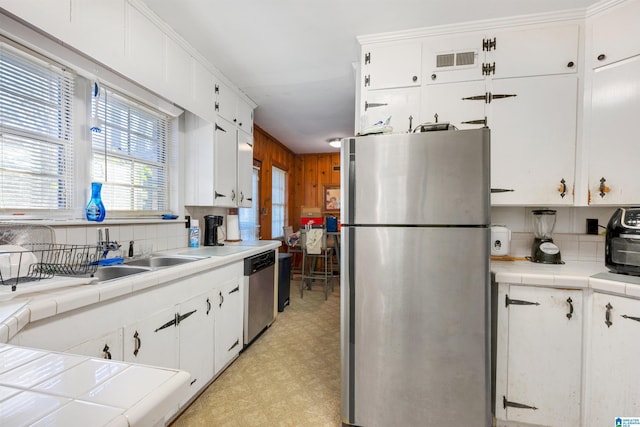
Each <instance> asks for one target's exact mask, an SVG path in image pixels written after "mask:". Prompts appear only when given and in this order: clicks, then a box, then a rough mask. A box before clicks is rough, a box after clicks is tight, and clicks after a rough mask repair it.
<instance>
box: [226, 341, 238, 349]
mask: <svg viewBox="0 0 640 427" xmlns="http://www.w3.org/2000/svg"><path fill="white" fill-rule="evenodd" d="M239 344H240V340H239V339H237V340H236V342H234V343H233V345H232V346H231V347H229V350H227V351H231V350H233V349H234V348H236V347H237V346H238V345H239Z"/></svg>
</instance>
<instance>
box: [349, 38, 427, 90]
mask: <svg viewBox="0 0 640 427" xmlns="http://www.w3.org/2000/svg"><path fill="white" fill-rule="evenodd" d="M360 60H361V64H362V67H361V70H362V76H361V82H362V89H363V90H376V89H389V88H398V87H409V86H420V83H421V77H422V76H421V74H422V73H421V71H420V68H421V65H422V46H421V44H420V43H419V42H412V43H400V44H398V43H394V44H389V45H366V46H363V47H362V58H360Z"/></svg>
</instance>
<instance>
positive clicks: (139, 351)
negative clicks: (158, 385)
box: [124, 306, 178, 368]
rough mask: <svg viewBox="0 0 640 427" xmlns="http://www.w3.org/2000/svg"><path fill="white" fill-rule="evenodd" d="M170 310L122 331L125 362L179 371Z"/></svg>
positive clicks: (175, 336) (174, 330) (173, 315)
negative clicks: (177, 369)
mask: <svg viewBox="0 0 640 427" xmlns="http://www.w3.org/2000/svg"><path fill="white" fill-rule="evenodd" d="M177 310H178V308H177V307H175V306H172V307H170V308H167V309H165V310H161V311H159V312H157V313H155V314H154V315H152V316H149V317H147V318H145V319H142V320H140V321H138V322H136V323H133V324H131V325H127V326H125V327H124V361H125V362H134V363H141V364H144V365H153V366H162V367H164V368H178V328H176V326H175V316H176V313H177Z"/></svg>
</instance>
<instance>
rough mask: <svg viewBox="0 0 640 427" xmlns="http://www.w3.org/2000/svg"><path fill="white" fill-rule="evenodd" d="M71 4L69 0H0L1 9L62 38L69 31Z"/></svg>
mask: <svg viewBox="0 0 640 427" xmlns="http://www.w3.org/2000/svg"><path fill="white" fill-rule="evenodd" d="M74 2H75V0H74ZM71 4H72V1H71V0H48V1H45V2H43V1H41V0H21V1H15V0H0V7H2V8H3V9H5V10H7V11H9V12H11V13H12V14H14V15H16V16H18V17H19V18H22V19H24V20H25V21H27V22H29V23H31V24H32V25H34V26H35V27H37V28H39V29H41V30H42V31H44V32H46V33H49V34H51V35H52V36H54V37H57V38H60V39H63V40H64V39H65V38H67V37H68V36H69V34H70V33H71V18H70V11H71Z"/></svg>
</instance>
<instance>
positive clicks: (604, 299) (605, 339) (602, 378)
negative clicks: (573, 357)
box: [585, 293, 640, 427]
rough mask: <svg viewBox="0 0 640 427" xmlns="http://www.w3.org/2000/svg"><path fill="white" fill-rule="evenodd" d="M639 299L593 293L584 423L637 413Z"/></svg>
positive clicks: (595, 423)
mask: <svg viewBox="0 0 640 427" xmlns="http://www.w3.org/2000/svg"><path fill="white" fill-rule="evenodd" d="M638 354H640V300H636V299H631V298H626V297H621V296H614V295H607V294H601V293H594V295H593V305H592V310H591V349H590V351H589V357H590V362H589V365H588V369H587V379H588V384H589V387H588V392H587V394H588V401H587V416H586V418H587V420H588V421H587V422H586V423H585V425H586V426H589V427H599V426H613V425H616V424H615V422H614V420H615V419H616V418H617V417H637V416H639V415H638V414H640V380H639V379H640V363H638Z"/></svg>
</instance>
